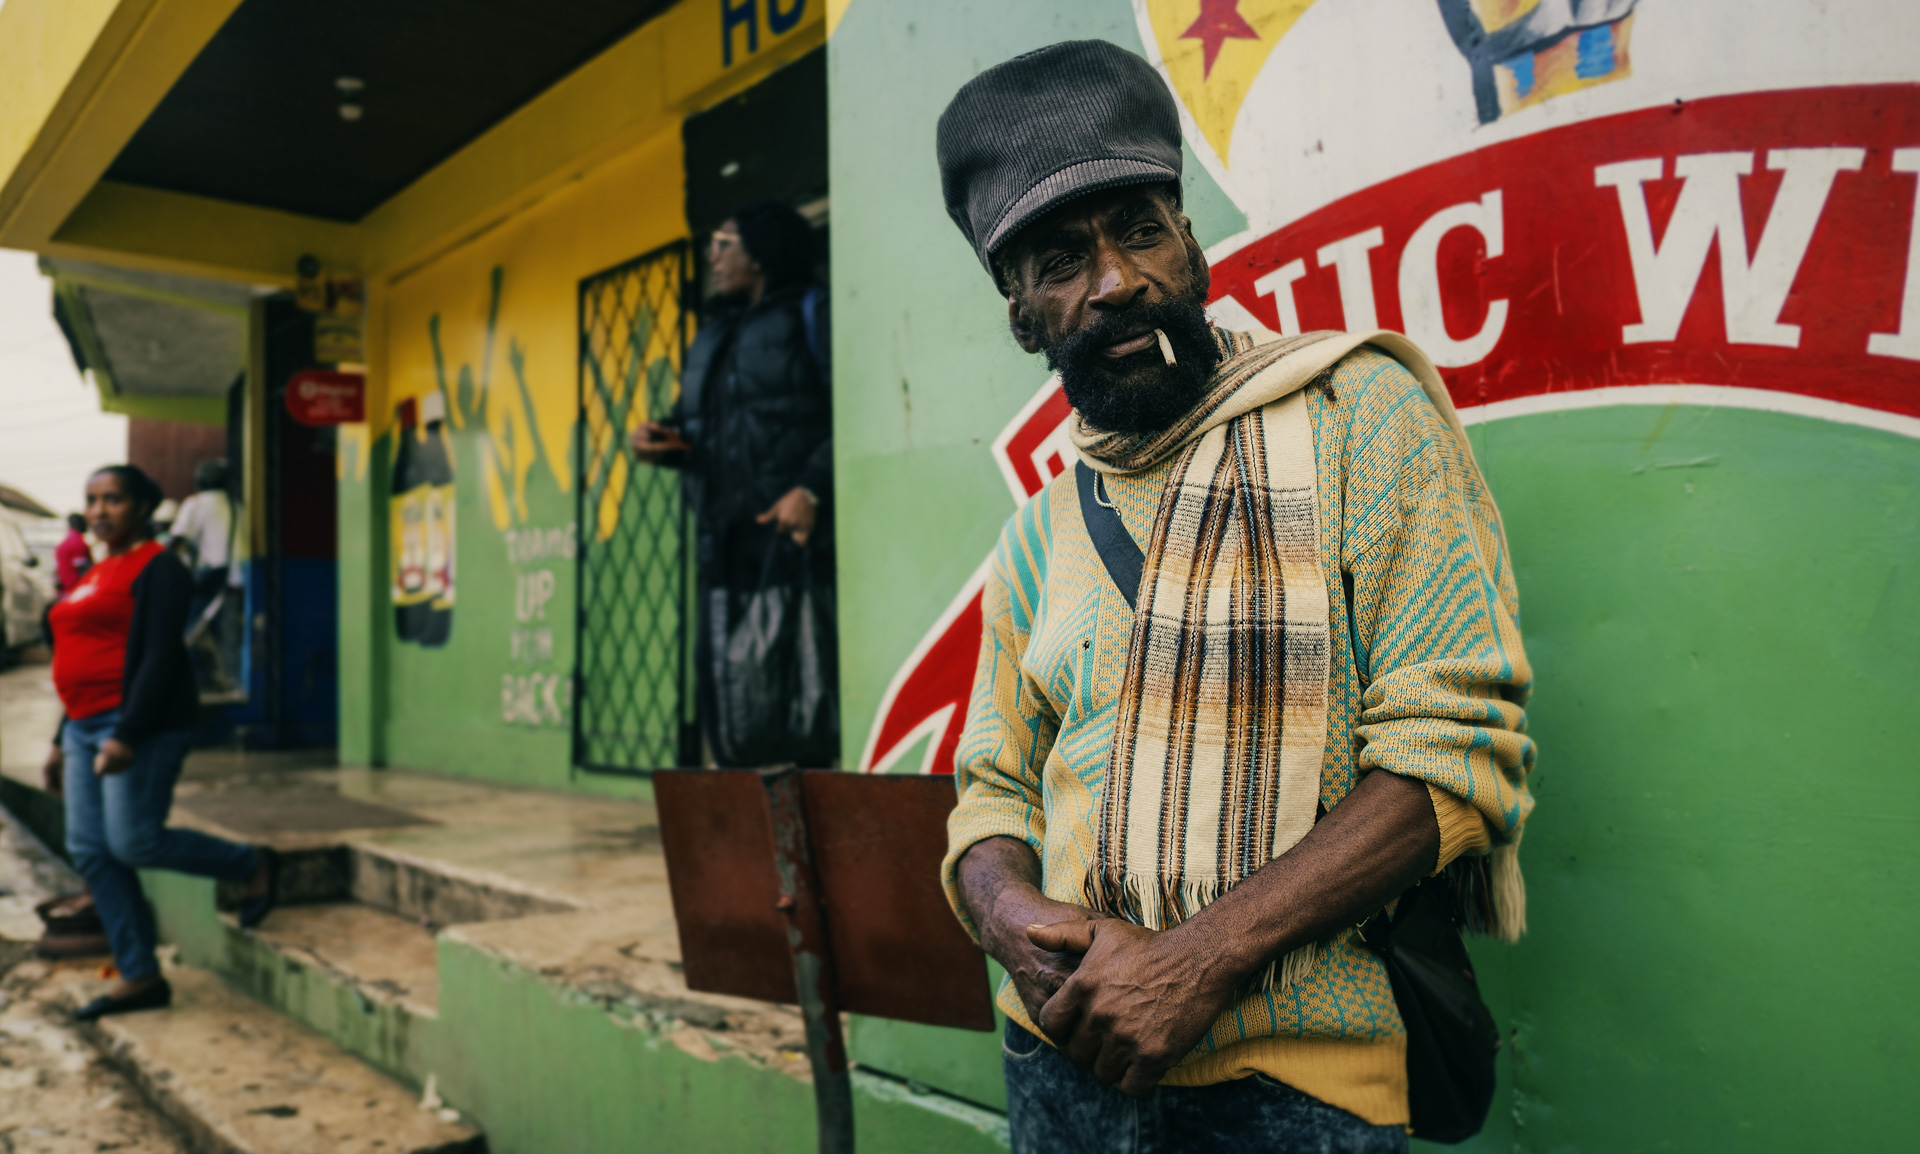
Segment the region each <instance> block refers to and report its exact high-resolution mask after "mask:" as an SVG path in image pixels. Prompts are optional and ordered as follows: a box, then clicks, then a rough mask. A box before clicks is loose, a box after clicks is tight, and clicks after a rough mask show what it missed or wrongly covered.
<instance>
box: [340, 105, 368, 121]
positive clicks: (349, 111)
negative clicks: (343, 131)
mask: <svg viewBox="0 0 1920 1154" xmlns="http://www.w3.org/2000/svg"><path fill="white" fill-rule="evenodd" d="M366 112H367V110H366V109H364V108H362V107H360V106H359V105H358V104H342V105H341V106H340V119H342V120H344V121H346V122H347V123H348V124H352V123H353V122H354V121H356V120H358V119H360V118H361V117H362V116H364V115H366Z"/></svg>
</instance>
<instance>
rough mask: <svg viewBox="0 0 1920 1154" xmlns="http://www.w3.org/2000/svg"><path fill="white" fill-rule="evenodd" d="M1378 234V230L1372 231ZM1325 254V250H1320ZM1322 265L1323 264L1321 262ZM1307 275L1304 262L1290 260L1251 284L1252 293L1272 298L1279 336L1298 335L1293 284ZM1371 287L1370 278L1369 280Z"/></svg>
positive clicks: (1297, 316) (1297, 309)
mask: <svg viewBox="0 0 1920 1154" xmlns="http://www.w3.org/2000/svg"><path fill="white" fill-rule="evenodd" d="M1374 231H1375V232H1379V231H1380V230H1379V229H1374ZM1321 251H1322V252H1325V251H1326V250H1325V249H1322V250H1321ZM1323 263H1324V262H1323ZM1306 275H1307V265H1306V262H1305V261H1298V260H1290V261H1288V262H1287V263H1285V264H1283V265H1281V266H1280V267H1279V268H1277V269H1274V270H1273V271H1272V272H1270V273H1268V274H1267V275H1265V276H1263V277H1261V278H1260V279H1259V280H1257V281H1254V282H1253V291H1254V292H1257V293H1259V294H1260V295H1261V296H1263V297H1264V296H1271V297H1273V303H1274V304H1275V305H1276V306H1277V307H1278V308H1279V310H1280V335H1281V336H1283V337H1297V336H1299V335H1300V306H1299V305H1298V304H1296V303H1294V299H1293V282H1294V281H1297V280H1299V279H1300V278H1301V277H1303V276H1306ZM1369 285H1371V278H1369Z"/></svg>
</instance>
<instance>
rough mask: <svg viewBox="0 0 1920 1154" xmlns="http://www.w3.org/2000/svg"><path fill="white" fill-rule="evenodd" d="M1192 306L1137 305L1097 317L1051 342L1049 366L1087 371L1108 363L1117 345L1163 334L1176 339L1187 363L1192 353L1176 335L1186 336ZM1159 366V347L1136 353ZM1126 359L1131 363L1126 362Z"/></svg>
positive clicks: (1177, 303) (1169, 303) (1176, 303)
mask: <svg viewBox="0 0 1920 1154" xmlns="http://www.w3.org/2000/svg"><path fill="white" fill-rule="evenodd" d="M1191 308H1192V306H1191V305H1189V304H1188V303H1187V302H1185V301H1160V302H1156V303H1153V304H1145V303H1141V302H1135V303H1133V304H1130V305H1128V306H1127V307H1126V308H1123V309H1119V310H1117V311H1114V312H1102V313H1098V314H1096V315H1095V316H1094V318H1093V320H1091V321H1089V322H1088V323H1087V324H1086V325H1085V326H1083V327H1082V328H1080V329H1079V330H1078V331H1076V332H1073V333H1069V334H1067V335H1066V336H1064V337H1057V338H1055V339H1054V340H1052V341H1050V342H1048V344H1047V345H1046V348H1045V351H1046V354H1047V364H1048V365H1049V366H1050V367H1052V368H1053V369H1055V370H1059V369H1063V368H1066V367H1069V366H1071V367H1073V368H1087V367H1092V366H1094V365H1098V364H1101V363H1103V362H1107V361H1108V360H1109V358H1107V356H1106V350H1107V349H1108V348H1110V347H1112V346H1113V345H1116V344H1119V343H1120V342H1121V341H1123V340H1126V339H1128V338H1130V337H1134V336H1138V335H1139V334H1141V333H1146V332H1152V331H1153V330H1155V329H1159V330H1161V331H1162V332H1163V333H1165V334H1167V335H1168V336H1169V337H1170V338H1172V339H1173V347H1174V352H1175V354H1176V355H1177V356H1179V357H1180V358H1182V359H1184V358H1185V357H1186V356H1187V355H1188V354H1189V352H1190V350H1187V349H1182V348H1181V347H1180V344H1181V343H1182V342H1181V341H1180V340H1179V339H1178V337H1177V336H1176V335H1175V334H1177V333H1183V332H1184V331H1185V330H1186V329H1187V328H1189V327H1191V326H1188V325H1182V324H1180V323H1179V322H1180V320H1181V319H1182V316H1183V313H1184V311H1185V310H1189V309H1191ZM1148 354H1151V358H1152V359H1153V360H1154V361H1156V362H1158V361H1159V360H1160V359H1161V354H1160V351H1159V348H1158V345H1157V342H1156V344H1155V345H1154V346H1153V347H1150V348H1148V349H1145V350H1143V351H1142V352H1140V353H1135V354H1133V356H1142V357H1144V356H1147V355H1148ZM1126 359H1131V358H1130V357H1129V358H1126Z"/></svg>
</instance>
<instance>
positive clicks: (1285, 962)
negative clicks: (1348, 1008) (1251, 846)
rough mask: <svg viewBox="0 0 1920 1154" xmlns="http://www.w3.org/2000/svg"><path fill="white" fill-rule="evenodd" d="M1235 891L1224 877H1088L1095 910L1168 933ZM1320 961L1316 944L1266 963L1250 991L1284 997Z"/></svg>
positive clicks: (1088, 892)
mask: <svg viewBox="0 0 1920 1154" xmlns="http://www.w3.org/2000/svg"><path fill="white" fill-rule="evenodd" d="M1232 888H1233V886H1232V884H1231V883H1229V882H1227V881H1226V880H1225V879H1223V878H1204V879H1200V880H1184V881H1163V880H1162V879H1160V878H1158V877H1151V876H1146V875H1142V874H1137V873H1127V874H1121V875H1119V876H1117V877H1116V876H1111V875H1104V876H1103V875H1100V874H1097V873H1089V874H1088V875H1087V885H1086V898H1087V903H1088V905H1089V906H1090V907H1091V908H1093V909H1096V910H1099V911H1101V912H1102V913H1109V914H1112V915H1114V916H1115V917H1117V918H1121V919H1122V920H1125V921H1129V922H1132V923H1133V924H1134V925H1136V926H1145V927H1146V928H1147V929H1150V930H1170V929H1172V928H1173V927H1174V926H1177V925H1179V924H1180V923H1181V922H1184V921H1186V920H1187V919H1188V918H1190V917H1192V916H1193V915H1194V914H1197V913H1199V912H1200V911H1201V910H1202V909H1205V908H1206V907H1207V906H1209V905H1211V904H1212V903H1213V902H1215V901H1218V900H1219V899H1220V897H1221V895H1223V894H1225V893H1226V892H1227V891H1228V890H1230V889H1232ZM1319 960H1320V948H1319V945H1318V943H1315V942H1308V943H1307V944H1306V945H1304V946H1301V947H1299V948H1298V949H1295V950H1292V951H1290V952H1289V953H1287V954H1286V955H1284V956H1282V957H1279V958H1276V959H1274V960H1273V961H1271V962H1268V963H1267V965H1266V966H1265V967H1264V968H1262V969H1261V970H1260V972H1259V976H1258V977H1256V978H1255V979H1254V980H1253V982H1252V983H1251V984H1250V985H1249V986H1248V992H1266V991H1272V992H1273V993H1276V994H1284V993H1286V992H1287V991H1288V990H1291V989H1293V988H1294V987H1295V986H1297V985H1300V984H1301V983H1303V982H1305V981H1306V980H1307V977H1308V976H1309V975H1310V974H1312V973H1313V967H1314V965H1315V964H1316V963H1317V962H1318V961H1319Z"/></svg>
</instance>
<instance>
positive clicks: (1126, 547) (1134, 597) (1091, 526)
mask: <svg viewBox="0 0 1920 1154" xmlns="http://www.w3.org/2000/svg"><path fill="white" fill-rule="evenodd" d="M1073 479H1074V481H1075V482H1076V484H1075V488H1077V489H1079V490H1080V519H1081V520H1082V521H1085V522H1086V523H1087V536H1089V537H1091V538H1093V548H1094V551H1095V552H1097V553H1099V554H1100V563H1101V564H1102V565H1105V566H1106V567H1107V576H1109V577H1111V578H1113V583H1114V584H1115V585H1117V586H1119V588H1120V596H1122V597H1125V598H1126V599H1127V608H1129V609H1134V608H1138V605H1137V602H1138V601H1139V600H1140V571H1141V570H1142V569H1144V568H1146V564H1147V555H1146V554H1145V553H1143V552H1141V551H1140V543H1139V542H1137V541H1135V540H1134V539H1133V534H1131V533H1129V532H1127V526H1126V524H1125V523H1124V522H1122V521H1121V520H1120V510H1118V509H1115V508H1114V507H1113V506H1112V505H1107V504H1103V503H1101V501H1100V474H1098V473H1096V472H1094V471H1093V470H1092V469H1089V468H1087V463H1086V462H1085V461H1075V462H1074V463H1073Z"/></svg>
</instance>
